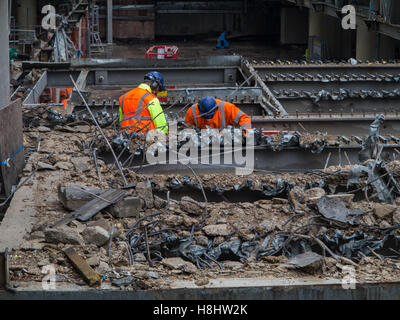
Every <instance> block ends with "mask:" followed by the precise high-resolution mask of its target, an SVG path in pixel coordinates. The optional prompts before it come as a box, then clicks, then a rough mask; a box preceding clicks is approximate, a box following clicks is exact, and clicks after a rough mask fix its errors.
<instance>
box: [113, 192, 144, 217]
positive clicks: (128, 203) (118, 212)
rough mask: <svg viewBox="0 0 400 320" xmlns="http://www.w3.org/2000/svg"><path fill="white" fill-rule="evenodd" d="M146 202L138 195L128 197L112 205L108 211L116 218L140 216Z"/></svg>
mask: <svg viewBox="0 0 400 320" xmlns="http://www.w3.org/2000/svg"><path fill="white" fill-rule="evenodd" d="M144 204H145V203H144V200H143V199H140V198H138V197H126V198H124V199H122V200H120V201H118V202H117V203H116V204H114V205H112V206H111V207H110V209H109V210H108V211H109V212H110V213H111V214H112V215H113V216H114V217H116V218H129V217H134V218H138V217H139V212H140V211H141V210H142V208H143V207H144Z"/></svg>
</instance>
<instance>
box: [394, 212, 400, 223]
mask: <svg viewBox="0 0 400 320" xmlns="http://www.w3.org/2000/svg"><path fill="white" fill-rule="evenodd" d="M393 224H395V225H400V209H397V210H396V212H395V213H393Z"/></svg>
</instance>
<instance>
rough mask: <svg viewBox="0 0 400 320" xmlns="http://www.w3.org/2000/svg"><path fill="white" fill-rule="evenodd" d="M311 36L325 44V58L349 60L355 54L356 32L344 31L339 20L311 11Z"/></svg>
mask: <svg viewBox="0 0 400 320" xmlns="http://www.w3.org/2000/svg"><path fill="white" fill-rule="evenodd" d="M309 36H316V37H318V38H320V39H322V40H323V41H324V42H325V48H326V56H325V58H335V59H347V58H350V57H352V56H353V54H354V51H355V46H356V42H355V31H354V30H344V29H343V28H342V26H341V21H340V20H339V19H336V18H334V17H331V16H328V15H325V14H323V13H317V12H314V11H313V10H310V12H309Z"/></svg>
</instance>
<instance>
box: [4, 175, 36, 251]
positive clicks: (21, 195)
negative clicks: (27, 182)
mask: <svg viewBox="0 0 400 320" xmlns="http://www.w3.org/2000/svg"><path fill="white" fill-rule="evenodd" d="M34 190H36V183H34V184H33V185H32V186H23V187H21V188H20V189H18V190H17V192H16V193H15V194H14V196H13V198H12V199H11V202H10V206H9V207H8V209H7V211H6V213H5V215H4V218H3V221H2V222H1V224H0V251H4V250H5V249H6V248H8V249H9V250H13V249H17V248H18V246H19V245H20V244H21V243H22V242H23V241H24V237H26V236H27V234H29V232H31V230H32V227H33V224H34V223H35V221H36V218H35V215H36V213H37V212H36V206H35V193H34V192H33V191H34Z"/></svg>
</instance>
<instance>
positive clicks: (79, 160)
mask: <svg viewBox="0 0 400 320" xmlns="http://www.w3.org/2000/svg"><path fill="white" fill-rule="evenodd" d="M71 162H72V164H73V165H74V167H75V170H76V171H78V172H85V171H88V170H89V169H90V158H89V157H74V158H71Z"/></svg>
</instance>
